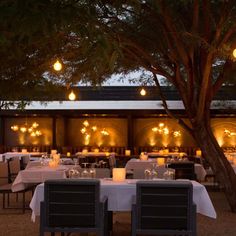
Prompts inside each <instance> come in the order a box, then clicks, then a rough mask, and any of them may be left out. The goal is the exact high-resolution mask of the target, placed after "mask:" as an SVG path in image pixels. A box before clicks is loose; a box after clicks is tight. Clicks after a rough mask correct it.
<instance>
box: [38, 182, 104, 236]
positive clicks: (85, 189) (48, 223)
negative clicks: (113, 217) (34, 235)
mask: <svg viewBox="0 0 236 236" xmlns="http://www.w3.org/2000/svg"><path fill="white" fill-rule="evenodd" d="M45 232H51V235H54V233H55V232H60V233H61V235H64V233H72V232H80V233H89V232H95V233H96V234H97V235H100V236H104V235H108V211H107V197H104V198H103V199H102V200H100V181H99V180H91V179H66V180H65V179H61V180H48V181H46V182H45V184H44V201H43V202H41V205H40V236H43V235H44V233H45Z"/></svg>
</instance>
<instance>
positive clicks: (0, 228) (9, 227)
mask: <svg viewBox="0 0 236 236" xmlns="http://www.w3.org/2000/svg"><path fill="white" fill-rule="evenodd" d="M210 197H211V199H212V201H213V204H214V206H215V208H216V211H217V219H216V220H214V219H211V218H208V217H205V216H202V215H198V217H197V229H198V234H197V235H198V236H235V235H236V214H233V213H231V212H230V210H229V207H228V204H227V201H226V199H225V195H224V193H222V192H210ZM1 200H2V198H0V201H1ZM12 200H13V202H14V201H15V198H14V199H12ZM30 217H31V213H30V211H27V212H26V214H24V215H22V214H21V212H20V211H17V210H2V209H0V236H36V235H37V236H38V235H39V230H38V229H39V223H38V222H36V223H33V222H32V221H31V219H30ZM48 235H49V234H48ZM75 235H78V234H73V236H75ZM128 235H130V214H129V213H115V214H114V230H113V236H128Z"/></svg>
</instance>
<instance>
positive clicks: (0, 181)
mask: <svg viewBox="0 0 236 236" xmlns="http://www.w3.org/2000/svg"><path fill="white" fill-rule="evenodd" d="M11 187H12V183H9V171H8V163H7V162H0V193H1V194H2V195H3V197H2V208H3V209H5V208H8V209H22V212H23V213H25V209H26V207H25V192H26V191H28V189H26V190H22V191H18V192H14V194H16V195H17V196H18V193H22V206H21V207H20V208H17V207H9V205H10V194H13V192H12V190H11ZM6 196H7V206H6ZM17 200H18V197H17Z"/></svg>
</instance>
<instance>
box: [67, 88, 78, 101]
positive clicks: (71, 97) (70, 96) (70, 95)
mask: <svg viewBox="0 0 236 236" xmlns="http://www.w3.org/2000/svg"><path fill="white" fill-rule="evenodd" d="M68 98H69V100H70V101H74V100H75V99H76V96H75V93H74V92H73V90H72V91H71V92H70V94H69V96H68Z"/></svg>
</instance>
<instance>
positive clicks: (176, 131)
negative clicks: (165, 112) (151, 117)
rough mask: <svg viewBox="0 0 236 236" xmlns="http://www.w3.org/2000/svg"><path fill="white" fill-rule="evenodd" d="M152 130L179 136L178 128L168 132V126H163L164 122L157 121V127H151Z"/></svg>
mask: <svg viewBox="0 0 236 236" xmlns="http://www.w3.org/2000/svg"><path fill="white" fill-rule="evenodd" d="M152 131H153V132H155V133H157V132H158V133H159V134H164V135H169V134H170V133H172V134H173V136H174V137H175V138H177V137H179V136H181V132H180V131H179V130H174V131H172V132H170V130H169V128H168V127H167V126H165V124H164V123H159V124H158V127H153V128H152Z"/></svg>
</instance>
